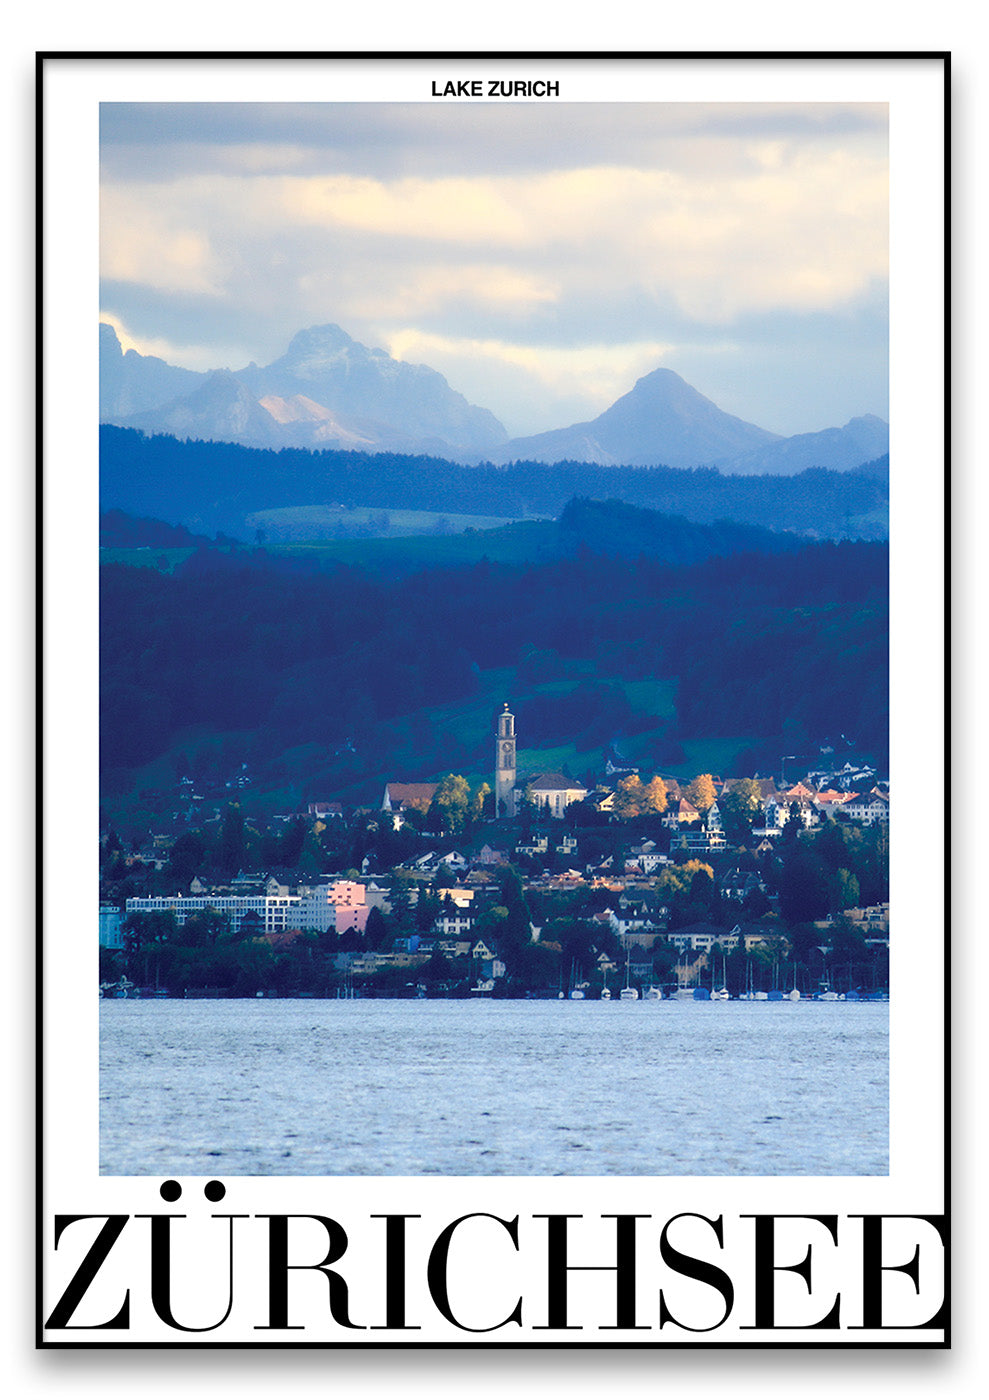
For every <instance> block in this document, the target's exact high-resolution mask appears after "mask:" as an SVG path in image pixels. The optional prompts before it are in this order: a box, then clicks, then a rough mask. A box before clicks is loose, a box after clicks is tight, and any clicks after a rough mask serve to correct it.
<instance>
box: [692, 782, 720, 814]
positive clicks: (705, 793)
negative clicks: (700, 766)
mask: <svg viewBox="0 0 989 1400" xmlns="http://www.w3.org/2000/svg"><path fill="white" fill-rule="evenodd" d="M686 797H687V801H688V802H691V803H692V804H693V805H694V806H695V807H696V808H697V810H698V812H706V811H707V809H708V808H709V807H713V806H714V802H715V799H716V798H717V793H716V792H715V790H714V779H713V778H712V777H711V774H710V773H698V774H697V777H696V778H695V779H694V780H693V782H691V783H688V784H687V788H686Z"/></svg>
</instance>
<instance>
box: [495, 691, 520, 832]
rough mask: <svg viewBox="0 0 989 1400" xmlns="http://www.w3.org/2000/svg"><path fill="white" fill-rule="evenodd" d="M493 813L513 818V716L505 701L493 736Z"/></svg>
mask: <svg viewBox="0 0 989 1400" xmlns="http://www.w3.org/2000/svg"><path fill="white" fill-rule="evenodd" d="M495 813H496V814H497V815H498V816H505V817H514V816H515V716H514V715H513V714H512V712H511V710H510V709H509V708H508V701H507V700H506V701H505V707H504V709H503V710H502V712H501V714H500V715H499V716H498V728H497V732H496V734H495Z"/></svg>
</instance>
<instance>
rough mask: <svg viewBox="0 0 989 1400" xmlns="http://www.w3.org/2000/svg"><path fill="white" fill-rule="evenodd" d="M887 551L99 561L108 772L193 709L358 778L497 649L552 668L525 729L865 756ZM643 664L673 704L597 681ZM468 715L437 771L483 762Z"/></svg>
mask: <svg viewBox="0 0 989 1400" xmlns="http://www.w3.org/2000/svg"><path fill="white" fill-rule="evenodd" d="M887 565H888V551H887V548H886V546H885V545H883V544H878V543H842V544H831V543H816V544H807V545H804V546H802V547H800V548H796V549H793V550H791V551H789V552H786V553H781V554H775V555H769V554H766V553H763V552H758V553H756V552H753V553H740V554H735V555H732V556H730V557H728V558H709V559H706V560H704V561H702V562H700V563H697V564H691V565H688V566H682V567H671V566H669V565H666V564H663V563H660V562H658V561H657V560H655V559H654V558H650V557H649V556H648V555H644V554H640V555H639V556H638V557H637V558H621V557H614V556H606V555H604V554H601V553H595V552H593V551H592V550H591V549H589V548H584V549H582V550H581V551H580V552H579V553H578V554H577V555H575V556H573V557H569V558H564V559H558V560H554V561H551V562H548V563H546V564H543V565H539V566H536V567H524V566H510V565H496V564H492V563H490V562H484V561H482V562H480V563H477V564H475V565H473V566H470V567H463V568H458V569H450V568H448V569H441V570H423V571H421V572H420V573H418V574H415V575H413V576H411V577H407V578H405V579H404V580H402V581H401V582H397V581H396V582H391V581H388V580H387V579H385V578H382V577H372V576H371V575H369V574H367V573H365V572H363V571H361V570H358V569H351V568H345V567H342V566H337V567H334V568H329V569H326V568H324V569H321V570H316V569H314V568H312V567H310V566H306V565H304V564H298V563H295V564H292V563H289V562H287V561H284V560H277V559H274V558H272V557H270V556H268V555H266V554H265V553H264V552H263V551H260V550H258V551H246V550H243V551H239V552H232V553H230V552H223V551H221V550H220V549H216V548H212V549H200V550H197V551H196V552H194V553H193V554H192V555H191V556H190V557H189V558H188V559H187V560H186V561H185V562H184V563H183V564H182V565H181V566H180V567H179V568H177V569H176V570H175V572H174V573H172V574H168V573H166V572H162V571H158V570H156V569H154V568H143V569H138V568H133V567H127V566H124V565H120V564H111V565H107V566H105V567H104V568H103V570H102V577H103V591H102V631H101V649H102V666H103V686H102V764H103V768H104V771H105V772H106V773H107V775H108V777H111V776H112V784H113V785H119V784H120V783H121V782H122V781H123V780H124V778H125V770H128V769H130V768H132V767H133V766H135V765H140V764H143V763H146V762H148V761H149V760H150V759H153V758H155V757H156V756H157V755H159V754H162V753H164V752H166V751H167V750H168V749H169V748H170V746H171V745H173V744H174V743H175V742H176V740H177V737H178V736H179V735H180V734H181V732H182V731H183V730H187V729H189V728H190V727H197V726H198V727H200V728H201V729H202V728H203V727H205V729H206V730H208V731H212V732H216V733H228V732H230V731H251V732H252V738H251V745H252V754H253V756H254V758H255V759H256V760H257V761H258V762H260V763H264V762H266V761H269V760H273V759H274V758H276V757H277V756H278V755H280V754H283V753H284V752H285V751H287V750H289V749H291V748H292V747H293V746H298V745H315V746H316V747H317V750H318V751H319V752H321V753H324V754H330V753H332V752H333V751H334V750H336V749H337V748H338V747H339V746H341V745H345V746H347V750H348V754H349V755H351V757H349V758H348V768H347V773H348V781H350V782H357V783H360V782H363V781H366V782H367V784H368V792H369V793H370V791H371V789H372V787H373V788H376V787H377V785H378V783H379V779H380V776H381V774H382V773H385V774H387V773H388V772H389V765H390V762H391V754H390V752H389V747H388V746H389V743H391V742H393V740H394V732H395V731H394V725H395V724H396V722H397V721H399V720H400V719H401V717H403V716H404V717H408V716H410V715H413V714H415V715H416V716H418V718H417V723H418V724H419V725H420V734H419V742H418V744H417V752H419V753H420V755H421V763H422V765H423V767H424V768H426V769H427V770H428V768H429V765H430V763H432V762H433V761H435V762H436V763H437V764H440V763H441V759H440V754H439V751H438V749H437V747H436V742H435V736H432V737H431V735H430V725H429V722H428V713H429V710H430V708H431V707H435V706H441V705H448V704H450V703H451V702H453V701H457V700H469V699H470V698H471V697H472V696H483V695H484V694H485V693H486V692H485V688H484V686H485V682H484V677H485V673H487V672H488V671H490V670H492V669H494V668H504V667H509V666H510V667H517V668H518V674H519V676H523V675H526V674H528V675H531V676H533V677H535V676H536V675H538V676H539V678H541V679H542V680H543V681H545V682H552V683H553V684H552V691H553V693H554V694H555V695H556V697H557V704H556V706H555V707H554V705H552V704H547V703H546V702H545V701H543V702H541V703H542V711H544V712H545V713H542V712H540V710H539V707H538V706H536V707H535V709H533V710H532V721H533V724H537V723H538V725H539V726H541V730H542V732H543V738H542V742H547V743H551V742H553V741H554V740H555V741H557V742H562V741H564V740H566V739H570V740H572V739H574V738H575V737H576V736H578V735H581V734H587V735H594V736H595V742H599V743H600V742H602V738H603V739H605V740H608V739H615V738H621V737H622V736H623V735H624V734H628V733H634V732H636V731H637V730H642V729H643V728H646V729H648V728H650V727H651V728H652V729H653V730H655V732H656V733H657V734H661V735H662V736H663V741H664V742H665V743H667V744H674V745H675V744H678V743H680V742H682V741H688V740H690V739H692V738H694V737H696V736H706V737H710V736H717V735H735V736H737V735H740V734H744V735H749V736H751V739H752V743H753V745H754V746H756V747H758V745H759V744H760V743H762V744H767V745H770V746H771V747H772V748H773V749H774V750H775V751H776V752H779V751H780V743H781V742H782V741H783V736H784V735H786V736H787V738H786V742H787V743H788V744H792V743H796V742H813V741H816V740H819V739H823V738H824V737H826V736H829V735H833V734H839V733H841V734H845V735H850V736H854V738H855V739H856V741H857V742H858V744H859V745H862V746H865V747H867V748H869V749H870V750H871V751H873V752H874V753H875V754H876V755H877V757H879V758H880V760H881V759H882V758H883V757H884V755H885V750H886V724H887V640H886V638H887V610H888V607H887ZM657 679H663V680H667V681H669V682H670V693H672V694H675V714H674V715H672V716H669V715H657V714H655V713H650V708H649V706H648V705H645V707H644V708H643V707H642V706H640V707H639V708H638V709H637V708H636V706H635V705H634V704H633V705H630V703H629V701H628V695H629V693H632V694H633V695H634V694H635V691H634V684H633V685H632V688H631V691H630V690H626V689H622V688H620V687H617V688H616V685H615V684H614V682H616V681H619V682H623V683H624V682H628V683H635V682H640V681H647V680H648V681H655V680H657ZM499 698H501V699H508V698H511V699H512V700H513V701H514V700H516V699H517V698H519V697H516V696H501V697H499ZM521 698H522V699H524V698H525V697H524V696H523V697H521ZM520 710H521V712H522V713H524V709H521V707H520ZM389 726H392V728H389ZM477 730H478V732H477V734H476V739H475V738H469V739H461V740H458V742H460V743H461V751H459V752H457V753H455V754H451V753H449V752H448V753H447V754H446V755H444V757H445V758H446V759H447V760H448V761H446V762H444V763H442V767H443V768H444V770H446V769H449V768H450V767H452V766H454V760H456V763H457V764H460V765H465V764H468V763H469V762H470V761H471V759H472V758H474V759H476V761H477V762H478V763H479V764H480V765H481V766H483V767H486V766H487V764H488V759H489V753H488V750H489V749H490V733H491V729H490V726H489V725H488V723H487V722H485V723H483V724H480V725H478V726H477ZM389 735H391V736H392V737H391V738H390V737H389ZM452 743H453V740H452V739H451V740H450V742H449V743H448V745H447V748H448V749H449V747H450V744H452ZM787 751H792V749H788V750H787ZM355 753H356V754H357V755H359V757H358V758H356V759H355V758H353V757H352V755H353V754H355ZM660 757H661V755H660ZM402 776H405V777H412V776H424V775H422V774H420V775H414V774H409V773H405V774H403V775H402ZM326 778H327V781H331V780H332V774H331V772H330V770H329V768H328V769H327V774H326ZM322 795H324V796H326V795H328V793H326V792H324V793H323V794H322Z"/></svg>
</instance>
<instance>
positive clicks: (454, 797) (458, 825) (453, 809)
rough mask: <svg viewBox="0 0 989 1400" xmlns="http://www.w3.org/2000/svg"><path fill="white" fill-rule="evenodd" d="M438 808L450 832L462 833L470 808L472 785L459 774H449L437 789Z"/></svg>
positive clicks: (436, 800)
mask: <svg viewBox="0 0 989 1400" xmlns="http://www.w3.org/2000/svg"><path fill="white" fill-rule="evenodd" d="M434 800H435V802H436V806H437V807H438V808H439V810H440V812H441V814H442V817H443V821H444V823H445V825H446V826H447V828H448V829H449V830H450V831H462V830H463V828H464V825H465V823H466V821H467V812H468V809H469V806H470V785H469V784H468V782H467V779H466V778H462V777H461V776H460V774H459V773H447V775H446V777H445V778H442V779H441V780H440V785H439V787H438V788H437V789H436V797H435V799H434Z"/></svg>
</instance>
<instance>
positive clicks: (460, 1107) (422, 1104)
mask: <svg viewBox="0 0 989 1400" xmlns="http://www.w3.org/2000/svg"><path fill="white" fill-rule="evenodd" d="M888 1010H889V1008H888V1005H886V1004H883V1003H869V1002H863V1003H847V1002H846V1003H842V1002H839V1003H813V1002H800V1003H796V1004H791V1003H789V1002H756V1003H748V1002H727V1003H720V1004H718V1003H714V1004H711V1003H695V1002H676V1001H669V1002H634V1003H620V1002H611V1003H602V1002H581V1003H575V1002H518V1001H516V1002H512V1001H502V1002H481V1003H478V1002H457V1001H292V1000H284V1001H275V1000H263V1001H234V1000H231V1001H157V1002H156V1001H104V1002H102V1003H101V1005H100V1021H101V1035H100V1040H101V1078H100V1097H101V1104H100V1156H101V1165H100V1169H101V1171H102V1172H104V1173H107V1174H110V1175H145V1174H147V1175H175V1176H179V1175H190V1176H195V1175H216V1174H219V1173H221V1172H222V1173H224V1174H226V1175H233V1176H235V1175H244V1176H254V1175H259V1176H268V1175H272V1176H286V1175H311V1176H419V1175H440V1176H554V1175H556V1176H587V1175H592V1176H603V1175H617V1176H640V1175H641V1176H694V1175H699V1176H744V1175H757V1176H791V1175H822V1176H823V1175H854V1176H860V1175H884V1174H885V1173H886V1172H887V1170H888V1160H889V1149H888V1137H889V1104H888V1022H889V1017H888Z"/></svg>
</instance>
